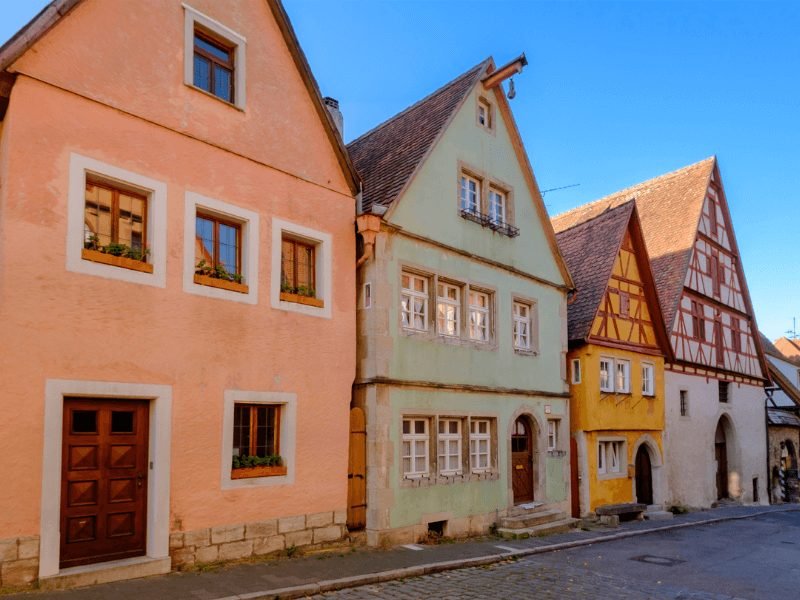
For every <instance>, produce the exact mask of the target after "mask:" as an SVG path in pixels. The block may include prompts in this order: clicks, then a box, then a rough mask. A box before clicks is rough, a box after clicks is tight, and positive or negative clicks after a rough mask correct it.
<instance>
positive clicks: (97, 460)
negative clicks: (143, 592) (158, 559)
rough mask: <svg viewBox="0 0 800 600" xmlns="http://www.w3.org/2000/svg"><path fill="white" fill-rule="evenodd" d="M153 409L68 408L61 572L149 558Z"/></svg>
mask: <svg viewBox="0 0 800 600" xmlns="http://www.w3.org/2000/svg"><path fill="white" fill-rule="evenodd" d="M148 415H149V404H148V402H147V401H146V400H92V399H86V398H75V399H72V398H71V399H66V400H65V401H64V437H63V453H62V463H61V555H60V556H61V560H60V564H61V567H62V568H63V567H73V566H76V565H83V564H88V563H95V562H104V561H109V560H116V559H120V558H129V557H132V556H141V555H143V554H145V543H146V539H145V531H146V517H147V455H148V426H149V416H148Z"/></svg>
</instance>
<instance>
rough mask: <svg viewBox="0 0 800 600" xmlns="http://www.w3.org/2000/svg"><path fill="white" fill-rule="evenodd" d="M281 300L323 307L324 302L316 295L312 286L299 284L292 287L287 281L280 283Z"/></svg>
mask: <svg viewBox="0 0 800 600" xmlns="http://www.w3.org/2000/svg"><path fill="white" fill-rule="evenodd" d="M281 300H283V301H284V302H297V303H298V304H305V305H307V306H316V307H317V308H323V307H324V306H325V304H324V302H323V301H322V300H320V299H319V298H317V297H316V291H315V290H314V288H311V287H308V286H305V285H299V286H297V287H294V286H292V285H289V284H288V283H285V282H284V283H282V284H281Z"/></svg>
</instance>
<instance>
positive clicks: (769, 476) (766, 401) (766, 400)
mask: <svg viewBox="0 0 800 600" xmlns="http://www.w3.org/2000/svg"><path fill="white" fill-rule="evenodd" d="M777 389H778V388H777V387H774V386H769V385H768V386H765V387H764V393H765V394H766V396H765V397H764V428H765V430H766V445H767V481H766V486H767V502H768V503H769V504H772V472H771V471H770V468H769V403H770V402H772V404H775V402H773V400H772V394H773V393H774V392H775V390H777Z"/></svg>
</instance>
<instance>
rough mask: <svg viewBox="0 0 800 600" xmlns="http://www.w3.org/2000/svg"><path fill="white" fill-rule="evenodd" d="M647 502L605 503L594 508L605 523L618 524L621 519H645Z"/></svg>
mask: <svg viewBox="0 0 800 600" xmlns="http://www.w3.org/2000/svg"><path fill="white" fill-rule="evenodd" d="M646 510H647V505H646V504H640V503H638V502H628V503H623V504H604V505H603V506H598V507H597V508H595V509H594V512H595V514H596V515H597V516H598V517H600V522H601V523H603V524H604V525H618V524H619V522H620V521H634V520H635V521H641V520H642V519H644V511H646Z"/></svg>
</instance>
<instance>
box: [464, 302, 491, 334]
mask: <svg viewBox="0 0 800 600" xmlns="http://www.w3.org/2000/svg"><path fill="white" fill-rule="evenodd" d="M489 310H490V298H489V294H487V293H485V292H479V291H477V290H470V291H469V338H470V339H471V340H477V341H479V342H486V341H488V340H489Z"/></svg>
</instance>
